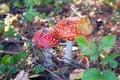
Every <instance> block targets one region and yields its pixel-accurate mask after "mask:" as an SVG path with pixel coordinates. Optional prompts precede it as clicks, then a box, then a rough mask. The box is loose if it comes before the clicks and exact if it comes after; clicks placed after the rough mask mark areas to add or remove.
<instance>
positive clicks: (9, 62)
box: [1, 55, 11, 65]
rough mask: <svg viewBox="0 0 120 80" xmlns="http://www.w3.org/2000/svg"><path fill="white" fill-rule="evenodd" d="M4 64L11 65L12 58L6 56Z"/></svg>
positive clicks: (3, 59)
mask: <svg viewBox="0 0 120 80" xmlns="http://www.w3.org/2000/svg"><path fill="white" fill-rule="evenodd" d="M1 63H2V64H4V65H10V64H11V57H10V56H9V55H5V56H4V57H3V58H2V62H1Z"/></svg>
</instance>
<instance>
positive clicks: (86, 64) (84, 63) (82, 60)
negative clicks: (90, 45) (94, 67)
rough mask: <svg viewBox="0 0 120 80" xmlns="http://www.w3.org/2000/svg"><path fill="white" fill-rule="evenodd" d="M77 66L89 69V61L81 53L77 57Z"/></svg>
mask: <svg viewBox="0 0 120 80" xmlns="http://www.w3.org/2000/svg"><path fill="white" fill-rule="evenodd" d="M77 60H78V64H81V65H82V66H83V67H85V68H86V69H89V60H88V57H86V56H84V55H82V54H81V53H80V54H79V55H78V57H77Z"/></svg>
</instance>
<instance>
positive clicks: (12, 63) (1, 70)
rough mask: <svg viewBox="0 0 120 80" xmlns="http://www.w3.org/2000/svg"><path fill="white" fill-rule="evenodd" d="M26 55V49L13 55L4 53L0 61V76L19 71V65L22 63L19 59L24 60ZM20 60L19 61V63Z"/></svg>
mask: <svg viewBox="0 0 120 80" xmlns="http://www.w3.org/2000/svg"><path fill="white" fill-rule="evenodd" d="M27 56H28V51H23V52H20V53H18V54H15V55H13V56H9V55H5V56H4V57H2V60H1V63H0V76H4V77H7V76H10V75H12V74H15V73H17V72H18V71H19V68H20V67H19V65H21V64H23V63H22V61H21V60H23V61H24V60H25V59H26V57H27ZM19 62H21V63H19Z"/></svg>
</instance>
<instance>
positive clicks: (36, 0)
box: [34, 0, 42, 6]
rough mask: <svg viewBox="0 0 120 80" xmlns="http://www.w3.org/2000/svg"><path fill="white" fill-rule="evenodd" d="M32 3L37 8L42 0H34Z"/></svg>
mask: <svg viewBox="0 0 120 80" xmlns="http://www.w3.org/2000/svg"><path fill="white" fill-rule="evenodd" d="M34 3H35V5H37V6H39V5H41V4H42V0H35V1H34Z"/></svg>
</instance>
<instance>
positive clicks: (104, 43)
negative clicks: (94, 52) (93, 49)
mask: <svg viewBox="0 0 120 80" xmlns="http://www.w3.org/2000/svg"><path fill="white" fill-rule="evenodd" d="M115 42H116V36H114V35H110V36H106V37H104V38H102V40H101V44H100V46H99V48H98V50H99V52H100V51H102V50H104V51H106V49H110V48H112V47H113V46H114V45H115Z"/></svg>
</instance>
